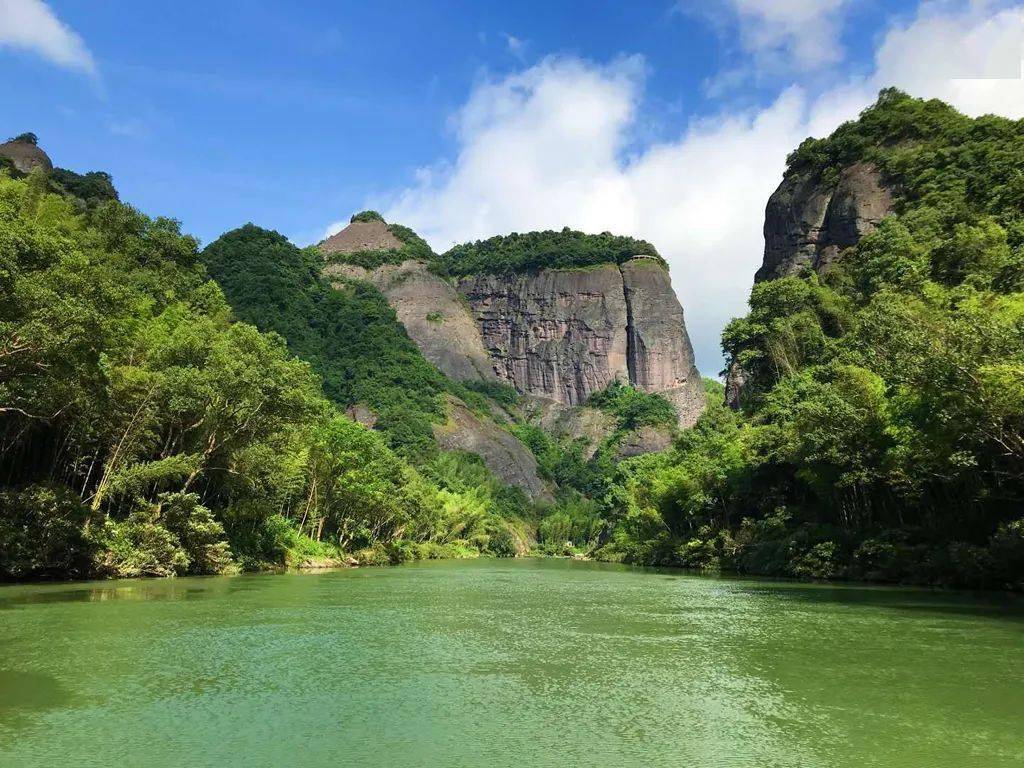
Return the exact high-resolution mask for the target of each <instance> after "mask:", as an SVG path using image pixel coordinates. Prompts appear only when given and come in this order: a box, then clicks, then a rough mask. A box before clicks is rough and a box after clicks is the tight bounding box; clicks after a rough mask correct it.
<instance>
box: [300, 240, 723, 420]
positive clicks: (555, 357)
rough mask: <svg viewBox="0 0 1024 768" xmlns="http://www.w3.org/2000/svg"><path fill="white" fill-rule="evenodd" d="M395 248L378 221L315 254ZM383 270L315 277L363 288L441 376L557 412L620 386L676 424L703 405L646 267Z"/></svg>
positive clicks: (652, 265) (343, 268)
mask: <svg viewBox="0 0 1024 768" xmlns="http://www.w3.org/2000/svg"><path fill="white" fill-rule="evenodd" d="M540 234H541V235H544V234H546V233H540ZM580 237H584V236H583V235H582V234H581V235H580ZM396 243H398V245H399V246H400V245H401V243H399V242H398V241H397V239H395V238H394V237H393V235H392V234H391V232H390V230H389V229H388V225H387V224H386V223H385V222H384V221H382V220H372V221H358V220H357V221H353V222H352V223H351V224H349V226H348V227H346V228H345V229H343V230H342V231H341V232H339V233H338V234H336V235H334V236H333V237H331V238H329V239H328V240H325V241H324V242H323V243H321V244H320V249H321V251H323V253H324V254H325V255H327V256H331V255H332V254H338V255H344V254H352V253H356V252H358V251H363V250H371V251H372V250H387V249H393V248H394V247H395V244H396ZM392 256H393V255H392ZM399 258H401V257H400V256H399ZM393 260H395V261H397V259H393ZM336 261H342V262H343V261H344V259H336ZM383 261H384V262H385V263H382V264H380V266H377V267H375V268H373V269H366V268H363V267H361V266H356V265H354V264H350V263H329V264H327V265H326V266H325V267H324V274H325V275H326V276H327V277H328V278H335V279H338V278H349V279H359V280H368V281H370V282H372V283H373V284H374V285H375V286H376V287H377V288H378V289H379V290H380V291H381V292H382V293H383V294H384V296H385V297H387V299H388V302H389V303H390V304H391V306H392V307H393V308H394V309H395V312H396V314H397V315H398V319H399V320H400V321H401V322H402V324H403V325H404V326H405V329H406V332H407V333H408V334H409V337H410V338H411V339H412V340H413V341H414V342H415V343H416V345H417V346H418V347H419V349H420V351H421V352H422V353H423V356H424V357H425V358H426V359H427V360H429V361H430V362H431V363H433V364H434V365H436V366H437V367H438V368H440V369H441V370H442V371H443V372H444V373H446V374H447V375H448V376H449V377H450V378H452V379H455V380H457V381H467V380H470V381H500V382H505V383H508V384H510V385H511V386H513V387H515V389H516V390H517V391H519V392H520V393H522V394H524V395H531V396H534V397H538V398H543V399H544V400H546V401H549V402H551V403H553V404H555V405H556V406H563V407H572V406H579V405H583V404H584V403H586V401H587V400H588V399H589V398H590V396H591V395H592V394H594V393H595V392H599V391H601V390H603V389H604V388H606V387H607V386H608V385H609V384H611V383H612V382H613V381H615V380H619V381H622V382H629V383H631V384H633V385H634V386H636V387H637V388H638V389H641V390H643V391H646V392H657V393H659V394H662V395H664V396H665V397H667V398H668V399H669V400H670V401H671V402H672V403H673V405H675V407H676V409H677V411H678V412H679V423H680V425H681V426H689V425H691V424H693V423H694V422H695V421H696V420H697V418H698V416H699V415H700V413H701V411H702V410H703V408H704V387H703V384H702V382H701V379H700V374H699V373H698V371H697V368H696V366H695V365H694V359H693V348H692V347H691V346H690V339H689V337H688V336H687V334H686V326H685V324H684V320H683V309H682V307H681V306H680V305H679V300H678V299H677V298H676V295H675V292H674V291H673V290H672V285H671V282H670V280H669V275H668V270H667V269H666V268H665V266H664V263H663V262H662V261H661V260H660V259H658V258H652V257H647V256H636V257H633V258H632V259H629V260H627V261H625V262H624V263H622V264H617V263H614V262H609V263H604V264H598V265H595V266H588V267H581V268H573V269H541V270H539V271H536V270H520V271H518V272H505V273H501V274H489V273H488V274H475V275H468V276H464V277H462V278H460V279H459V280H458V282H457V283H455V284H453V282H452V281H449V280H446V279H445V278H443V277H440V276H438V275H437V274H435V273H434V272H432V271H431V269H430V266H429V265H428V264H425V263H423V262H421V261H413V260H407V261H404V262H402V263H401V264H396V263H387V261H388V259H386V258H385V259H383Z"/></svg>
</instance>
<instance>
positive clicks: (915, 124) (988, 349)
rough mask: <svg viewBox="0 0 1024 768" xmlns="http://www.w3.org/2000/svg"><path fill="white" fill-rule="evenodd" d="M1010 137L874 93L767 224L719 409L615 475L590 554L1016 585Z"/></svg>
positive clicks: (1020, 456) (1023, 436)
mask: <svg viewBox="0 0 1024 768" xmlns="http://www.w3.org/2000/svg"><path fill="white" fill-rule="evenodd" d="M1022 180H1024V121H1012V120H1007V119H1003V118H998V117H994V116H985V117H981V118H977V119H972V118H969V117H966V116H964V115H962V114H960V113H958V112H956V110H954V109H953V108H951V107H950V106H949V105H947V104H944V103H942V102H940V101H936V100H921V99H914V98H912V97H910V96H908V95H906V94H904V93H901V92H899V91H896V90H892V89H889V90H884V91H882V92H881V94H880V95H879V99H878V101H877V102H876V103H875V104H874V105H872V106H871V107H869V108H868V109H866V110H865V111H864V112H863V113H862V114H861V115H860V117H859V118H858V119H857V120H854V121H850V122H848V123H844V124H843V125H842V126H840V127H839V128H838V129H837V130H836V131H835V132H834V133H833V134H832V135H831V136H828V137H825V138H822V139H807V140H806V141H804V142H803V143H802V144H801V145H800V146H799V147H798V148H797V149H796V150H795V151H794V152H793V153H792V154H791V155H790V156H789V158H788V161H787V170H786V173H785V176H784V178H783V180H782V183H781V184H780V186H779V188H778V189H777V190H776V192H775V193H774V194H773V195H772V196H771V199H770V200H769V201H768V204H767V207H766V211H765V221H764V234H765V247H764V258H763V263H762V265H761V267H760V269H759V270H758V271H757V274H756V275H755V280H754V286H753V289H752V290H751V294H750V309H749V312H748V313H747V314H746V315H745V316H744V317H740V318H736V319H734V320H733V321H732V322H730V323H729V325H728V326H727V327H726V328H725V330H724V332H723V335H722V346H723V349H724V350H725V351H726V353H727V354H728V355H729V357H730V359H731V365H730V371H729V377H728V381H727V382H726V387H725V392H724V395H725V398H726V399H727V401H728V404H729V405H731V406H732V409H727V408H725V406H724V405H723V404H720V403H716V404H714V405H712V406H710V407H709V410H708V412H707V413H706V414H705V415H704V416H703V417H702V418H701V420H700V421H699V422H698V423H697V424H696V425H695V427H694V428H693V429H692V430H690V431H688V432H686V433H684V434H683V435H681V436H680V438H679V440H677V442H676V443H675V444H674V446H673V447H672V449H671V450H669V451H667V452H665V453H663V454H659V455H658V456H653V457H649V458H645V459H643V460H640V461H639V463H636V464H632V465H629V466H627V467H626V468H625V470H624V471H623V472H621V473H620V478H619V480H618V481H617V482H616V483H614V484H613V488H612V490H611V491H610V493H611V494H612V495H616V494H621V496H622V497H623V498H624V499H625V501H624V502H623V503H622V504H621V507H620V508H621V509H622V510H623V511H624V513H625V517H624V518H623V520H622V522H621V523H620V524H619V525H618V526H617V528H616V531H615V532H614V533H613V534H612V535H611V537H610V542H609V544H608V545H607V553H606V554H607V556H609V557H613V556H614V557H621V558H623V559H626V560H630V561H633V562H643V563H657V564H674V565H682V566H688V567H701V568H709V567H713V568H727V569H730V570H738V571H742V572H748V573H759V574H771V575H783V576H796V577H802V578H867V579H872V580H883V581H899V582H917V583H927V584H942V585H958V586H971V587H996V588H1011V589H1020V588H1021V587H1022V586H1024V518H1022V517H1021V509H1022V508H1024V507H1022V505H1024V182H1022Z"/></svg>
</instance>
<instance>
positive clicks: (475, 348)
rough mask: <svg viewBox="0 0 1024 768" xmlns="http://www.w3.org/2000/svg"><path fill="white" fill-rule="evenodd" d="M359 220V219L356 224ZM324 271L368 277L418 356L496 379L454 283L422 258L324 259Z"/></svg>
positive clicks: (465, 374)
mask: <svg viewBox="0 0 1024 768" xmlns="http://www.w3.org/2000/svg"><path fill="white" fill-rule="evenodd" d="M358 223H361V222H356V223H355V224H358ZM367 223H370V224H373V223H376V222H367ZM355 224H352V225H350V226H355ZM324 274H325V275H326V276H327V277H328V279H330V278H339V277H341V278H347V279H355V280H368V281H369V282H371V283H373V284H374V285H375V286H377V289H378V290H379V291H380V292H381V293H383V294H384V296H385V297H386V298H387V300H388V303H389V304H390V305H391V307H392V308H393V309H394V310H395V314H396V315H398V320H399V321H400V322H401V323H402V325H404V326H405V331H406V333H408V334H409V338H410V339H412V340H413V342H415V344H416V346H417V347H419V349H420V352H422V353H423V356H424V357H425V358H427V360H429V361H430V362H431V363H433V364H434V365H436V366H437V367H438V368H440V369H441V370H442V371H443V372H444V373H445V374H446V375H447V376H449V377H450V378H452V379H455V380H456V381H468V380H469V381H497V378H498V377H497V376H496V375H495V373H494V368H493V367H492V365H491V358H490V357H489V356H488V354H487V350H485V349H484V345H483V342H482V341H481V340H480V336H479V335H478V334H477V330H476V324H475V323H474V322H473V318H472V317H471V316H470V314H469V311H468V310H467V308H466V305H465V303H464V302H463V301H462V300H461V299H460V297H459V294H458V293H457V292H456V291H455V288H454V287H452V285H451V284H450V283H448V282H447V281H446V280H444V279H443V278H441V277H438V276H437V275H435V274H434V273H432V272H431V271H430V270H429V269H428V268H427V265H426V264H424V263H422V262H419V261H406V262H403V263H402V264H384V265H382V266H380V267H377V268H376V269H372V270H369V269H364V268H363V267H358V266H355V265H352V264H328V265H327V266H326V267H325V268H324Z"/></svg>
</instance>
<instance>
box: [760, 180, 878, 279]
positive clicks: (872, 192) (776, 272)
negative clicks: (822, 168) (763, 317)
mask: <svg viewBox="0 0 1024 768" xmlns="http://www.w3.org/2000/svg"><path fill="white" fill-rule="evenodd" d="M892 211H893V198H892V192H891V190H889V189H888V188H887V187H886V186H885V185H884V184H883V182H882V178H881V175H880V174H879V172H878V169H876V168H875V167H874V166H872V165H869V164H867V163H855V164H853V165H851V166H849V167H848V168H845V169H843V171H842V172H841V173H840V174H839V178H838V179H837V180H836V181H835V182H834V183H832V184H825V183H823V182H822V180H821V179H820V178H819V174H817V173H787V174H786V177H785V178H784V179H783V180H782V183H781V184H780V185H779V188H778V189H776V190H775V192H774V193H773V194H772V196H771V197H770V198H769V199H768V206H767V208H766V209H765V217H764V260H763V262H762V264H761V268H760V269H759V270H757V274H756V275H755V276H754V281H755V282H761V281H762V280H774V279H776V278H779V277H784V276H786V275H791V274H794V273H796V272H799V271H800V270H801V269H802V268H803V267H812V268H814V269H816V270H818V271H821V270H823V269H824V268H825V267H827V266H828V265H829V264H830V263H831V262H832V261H833V260H834V259H835V258H836V256H837V255H838V254H839V253H840V252H841V251H842V250H843V249H844V248H849V247H851V246H853V245H856V244H857V241H858V240H860V238H861V237H863V236H864V235H866V234H867V233H868V232H870V231H871V230H872V229H874V228H875V227H876V226H878V222H880V221H881V220H882V219H883V218H885V217H886V216H888V215H889V214H890V213H892Z"/></svg>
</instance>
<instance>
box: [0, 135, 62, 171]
mask: <svg viewBox="0 0 1024 768" xmlns="http://www.w3.org/2000/svg"><path fill="white" fill-rule="evenodd" d="M0 159H5V160H7V161H8V162H10V164H11V167H12V168H14V170H15V171H17V172H18V173H31V172H32V171H33V170H34V169H36V168H42V169H43V170H44V171H52V170H53V163H52V162H51V161H50V156H49V155H47V154H46V153H45V152H44V151H43V150H42V149H41V148H40V147H39V146H38V144H37V143H36V135H35V134H34V133H23V134H21V135H20V136H15V137H14V138H13V139H9V140H8V141H5V142H4V143H3V144H0Z"/></svg>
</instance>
